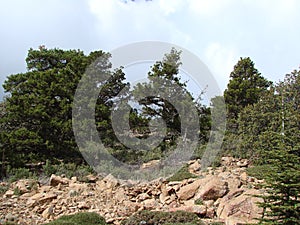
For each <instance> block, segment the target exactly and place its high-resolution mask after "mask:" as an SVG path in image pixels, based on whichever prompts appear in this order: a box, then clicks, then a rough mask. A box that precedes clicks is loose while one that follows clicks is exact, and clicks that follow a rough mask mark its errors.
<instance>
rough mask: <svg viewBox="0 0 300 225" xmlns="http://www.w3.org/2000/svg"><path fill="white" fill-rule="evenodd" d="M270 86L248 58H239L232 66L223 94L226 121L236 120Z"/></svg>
mask: <svg viewBox="0 0 300 225" xmlns="http://www.w3.org/2000/svg"><path fill="white" fill-rule="evenodd" d="M270 84H271V82H269V81H267V80H266V79H265V78H264V77H262V76H261V74H260V73H259V72H258V70H257V69H256V68H255V67H254V63H253V61H252V60H251V59H250V58H249V57H247V58H241V59H240V60H239V61H238V63H237V64H236V65H235V66H234V70H233V71H232V72H231V74H230V81H229V83H228V85H227V89H226V90H225V92H224V98H225V102H226V104H227V108H228V119H229V120H230V119H237V118H238V114H239V113H240V112H241V110H242V109H243V108H244V107H246V106H248V105H252V104H254V103H256V102H257V101H258V100H259V99H260V95H261V93H262V92H263V91H264V90H266V89H267V88H268V87H269V86H270Z"/></svg>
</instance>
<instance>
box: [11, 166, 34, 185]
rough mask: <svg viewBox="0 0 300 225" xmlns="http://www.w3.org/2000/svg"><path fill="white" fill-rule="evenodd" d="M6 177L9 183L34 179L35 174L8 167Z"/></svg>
mask: <svg viewBox="0 0 300 225" xmlns="http://www.w3.org/2000/svg"><path fill="white" fill-rule="evenodd" d="M7 176H8V180H9V182H14V181H17V180H20V179H28V178H32V179H36V178H37V176H36V174H35V173H33V172H31V171H30V170H29V169H27V168H11V167H8V169H7Z"/></svg>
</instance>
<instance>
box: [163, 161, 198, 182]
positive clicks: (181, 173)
mask: <svg viewBox="0 0 300 225" xmlns="http://www.w3.org/2000/svg"><path fill="white" fill-rule="evenodd" d="M196 177H197V176H196V175H194V174H191V173H190V172H189V166H188V165H184V166H183V167H182V168H181V169H180V170H178V171H177V172H176V173H175V174H174V175H173V176H171V177H169V178H168V179H167V180H168V181H182V180H184V179H189V178H196Z"/></svg>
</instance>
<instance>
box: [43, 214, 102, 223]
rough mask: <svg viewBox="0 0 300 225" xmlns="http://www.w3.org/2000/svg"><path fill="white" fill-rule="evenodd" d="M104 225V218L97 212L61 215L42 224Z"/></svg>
mask: <svg viewBox="0 0 300 225" xmlns="http://www.w3.org/2000/svg"><path fill="white" fill-rule="evenodd" d="M86 224H88V225H106V224H107V223H106V222H105V219H104V218H103V217H101V216H100V215H98V214H97V213H88V212H83V213H76V214H73V215H66V216H61V217H60V218H58V219H57V220H55V221H52V222H50V223H47V224H44V225H86Z"/></svg>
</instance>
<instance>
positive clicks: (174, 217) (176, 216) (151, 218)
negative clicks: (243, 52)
mask: <svg viewBox="0 0 300 225" xmlns="http://www.w3.org/2000/svg"><path fill="white" fill-rule="evenodd" d="M121 224H122V225H141V224H144V225H163V224H165V225H167V224H173V225H174V224H178V225H179V224H189V225H203V224H204V223H203V222H201V220H200V219H199V217H198V216H197V215H196V214H194V213H190V212H185V211H176V212H158V211H148V210H144V211H140V212H137V213H135V214H134V215H132V216H131V217H129V218H128V219H126V220H123V221H122V223H121Z"/></svg>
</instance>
